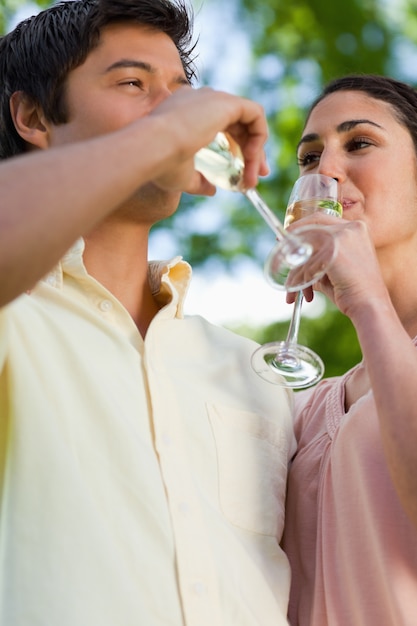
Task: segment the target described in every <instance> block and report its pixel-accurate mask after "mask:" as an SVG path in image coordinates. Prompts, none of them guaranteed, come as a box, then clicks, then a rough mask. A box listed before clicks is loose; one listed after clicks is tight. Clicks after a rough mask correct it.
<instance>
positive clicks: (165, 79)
mask: <svg viewBox="0 0 417 626" xmlns="http://www.w3.org/2000/svg"><path fill="white" fill-rule="evenodd" d="M189 43H190V20H189V14H188V13H187V11H186V8H185V7H184V6H183V5H182V4H181V3H171V2H168V1H167V0H136V2H132V1H129V0H124V1H120V2H104V1H103V2H96V0H77V1H75V2H67V3H62V4H59V5H56V6H54V7H52V8H50V9H48V10H46V11H44V12H43V13H41V14H40V15H39V16H37V17H35V18H32V19H30V20H28V21H26V22H25V23H23V24H22V25H20V26H18V27H17V28H16V29H15V31H14V32H13V33H10V34H9V35H8V36H6V37H5V38H3V40H2V41H1V43H0V66H1V68H0V69H1V78H0V84H1V85H4V86H5V88H4V92H3V93H2V94H1V96H2V99H1V102H0V115H1V119H0V145H1V150H2V155H3V158H7V157H9V156H12V155H15V154H19V153H22V152H32V151H34V150H37V151H39V150H42V151H45V152H44V153H43V154H41V155H40V158H41V160H40V161H37V162H36V163H35V160H34V159H35V157H34V156H32V155H30V154H29V155H27V156H24V157H20V158H19V159H16V160H15V159H13V160H12V161H10V169H9V172H10V173H12V174H14V173H15V171H16V169H15V168H18V167H20V168H21V171H22V172H23V173H25V172H27V171H30V172H31V174H30V175H29V177H28V178H26V179H25V180H22V185H26V186H28V185H31V184H34V185H35V188H34V191H33V206H34V210H33V211H32V210H31V206H22V205H21V203H20V204H17V206H16V203H15V204H14V206H15V207H16V212H14V211H11V210H10V208H9V207H8V206H7V205H6V206H4V205H2V208H1V212H0V220H1V224H2V225H3V228H2V229H1V232H0V237H1V242H0V285H1V289H0V290H1V292H2V301H1V303H2V305H3V307H2V309H1V310H0V372H1V373H0V419H1V429H0V441H1V444H0V459H1V472H2V481H1V485H2V491H1V498H2V502H1V507H2V517H1V554H2V561H1V567H2V569H3V572H2V581H3V582H2V587H1V602H0V623H1V624H7V626H23V625H25V626H27V625H28V624H42V626H44V625H46V626H49V625H51V626H52V625H53V626H55V625H56V624H60V626H70V625H71V626H74V625H75V624H76V625H77V626H84V625H86V626H87V625H89V626H90V625H96V624H97V625H98V624H100V626H114V625H115V624H117V625H118V624H123V626H130V625H133V624H135V625H137V624H144V625H145V624H146V626H159V625H160V626H162V625H164V626H165V625H167V624H172V625H175V626H182V625H184V624H186V625H187V626H196V625H198V626H200V625H202V626H203V625H207V626H208V625H210V626H213V625H216V626H217V625H220V624H224V625H227V624H233V625H237V624H239V625H241V626H246V625H248V626H249V625H250V624H263V625H265V626H268V624H271V626H272V624H274V625H277V624H284V623H286V620H285V615H286V607H287V596H288V584H289V571H288V564H287V561H286V558H285V556H284V554H283V553H282V551H281V550H280V548H279V540H280V537H281V532H282V525H283V505H284V494H285V480H286V467H287V462H288V458H289V456H290V455H291V453H292V445H293V438H292V429H291V418H290V398H289V397H288V396H287V393H286V392H285V391H283V390H281V389H280V388H279V387H275V386H273V385H269V384H268V383H264V382H263V381H262V380H261V379H259V378H258V377H257V376H256V374H254V373H253V372H252V370H251V367H250V355H251V353H252V351H253V349H254V347H255V346H254V344H253V342H251V341H248V340H246V339H244V338H241V337H238V336H235V335H233V334H231V333H229V332H228V331H225V330H223V329H220V328H217V327H213V326H211V325H210V324H208V323H207V322H205V321H204V320H202V319H201V318H199V317H189V318H187V317H184V316H183V313H182V309H183V301H184V297H185V292H186V289H187V285H188V282H189V280H190V273H191V271H190V268H189V266H188V265H187V264H186V263H184V262H182V261H181V260H180V259H174V260H171V261H165V262H159V263H155V262H154V263H151V264H148V261H147V243H148V235H149V230H150V228H151V227H152V225H153V224H154V223H155V222H156V221H158V220H160V219H164V218H165V217H167V216H169V215H170V214H172V212H173V211H175V210H176V209H177V206H178V203H179V198H180V193H179V191H178V190H179V189H186V190H187V191H194V192H197V193H213V191H214V190H213V188H212V186H211V185H209V184H208V183H207V181H204V180H203V179H202V178H201V177H200V176H199V175H198V174H196V173H195V172H192V156H193V154H194V153H195V151H196V150H198V149H199V148H200V147H202V146H203V145H205V143H208V141H209V140H210V139H211V138H212V137H213V135H214V134H215V132H216V130H220V129H228V130H229V131H231V132H232V133H233V134H234V136H235V138H236V139H237V140H238V141H239V142H240V143H241V145H242V148H243V150H244V154H245V157H246V164H247V174H246V176H247V178H246V182H247V184H248V185H252V184H254V183H256V179H257V176H258V173H260V174H262V173H266V170H265V165H264V164H263V159H262V156H261V155H262V150H261V145H262V142H263V140H264V139H265V136H266V135H265V126H264V120H263V116H262V115H261V111H260V108H259V107H258V106H257V105H254V104H253V103H249V102H247V101H245V100H241V99H238V98H234V97H233V96H228V95H227V94H221V93H215V92H212V91H210V90H198V91H194V90H191V89H190V88H189V87H187V86H185V87H184V85H187V84H188V83H189V81H190V80H191V78H192V75H193V70H192V63H191V59H190V53H191V50H190V46H189ZM187 46H189V47H188V48H187ZM194 135H195V136H196V138H195V139H193V136H194ZM154 143H155V144H156V146H155V145H154ZM48 155H54V157H56V162H55V163H54V164H52V167H51V171H50V172H49V177H50V180H49V181H48V172H46V171H45V169H43V168H42V165H45V164H46V163H48V159H47V157H48ZM36 156H37V155H36ZM42 158H43V162H42ZM14 161H15V163H14ZM132 162H133V164H132ZM57 164H58V165H57ZM6 166H7V164H5V165H4V166H2V167H6ZM29 166H31V167H32V169H31V170H29ZM25 168H26V169H25ZM1 169H2V168H1V167H0V175H1ZM3 172H4V170H3ZM36 176H40V177H41V178H40V180H39V179H38V178H36ZM71 176H73V181H72V182H73V186H72V188H71V186H70V184H69V180H70V178H69V177H71ZM52 177H53V178H52ZM59 185H62V186H61V190H60V191H58V193H57V189H58V190H59V189H60V188H59ZM48 187H49V188H50V195H48V193H46V192H45V189H46V190H47V189H48ZM10 189H11V187H9V191H10ZM37 190H38V191H39V193H40V196H41V198H42V202H39V198H37V197H36V196H37V193H36V192H37ZM20 193H22V192H20ZM10 195H11V193H10ZM22 199H23V197H21V200H22ZM25 291H28V292H29V293H23V292H25Z"/></svg>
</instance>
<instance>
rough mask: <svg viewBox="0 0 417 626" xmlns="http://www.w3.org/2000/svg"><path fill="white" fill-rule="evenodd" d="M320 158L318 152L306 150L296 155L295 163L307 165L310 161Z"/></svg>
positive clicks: (302, 165)
mask: <svg viewBox="0 0 417 626" xmlns="http://www.w3.org/2000/svg"><path fill="white" fill-rule="evenodd" d="M319 160H320V154H319V153H318V152H306V153H305V154H300V155H298V157H297V163H298V165H299V166H300V167H307V166H308V165H311V164H312V163H316V162H317V161H319Z"/></svg>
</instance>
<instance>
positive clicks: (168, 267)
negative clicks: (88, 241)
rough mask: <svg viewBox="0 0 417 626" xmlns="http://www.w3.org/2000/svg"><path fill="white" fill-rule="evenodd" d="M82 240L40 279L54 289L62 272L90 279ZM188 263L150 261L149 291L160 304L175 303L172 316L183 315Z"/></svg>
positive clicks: (60, 284) (58, 286)
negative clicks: (84, 259)
mask: <svg viewBox="0 0 417 626" xmlns="http://www.w3.org/2000/svg"><path fill="white" fill-rule="evenodd" d="M84 248H85V243H84V240H83V239H82V238H80V239H78V240H77V241H76V242H75V244H74V245H73V246H72V247H71V248H70V249H69V250H68V252H67V253H66V254H65V255H64V256H63V257H62V259H61V261H60V262H59V263H58V264H57V265H56V266H55V267H54V268H53V269H52V270H51V271H50V272H49V273H48V274H47V275H46V276H45V277H44V278H43V282H46V283H48V284H49V285H52V286H53V287H55V288H56V289H62V288H63V285H64V275H65V274H67V275H69V276H71V277H72V278H75V279H78V280H82V279H84V280H85V279H87V280H94V279H93V278H92V277H91V276H90V275H89V274H88V272H87V270H86V267H85V265H84V262H83V253H84ZM191 274H192V270H191V266H190V265H189V264H188V263H187V262H185V261H183V260H182V257H180V256H176V257H174V258H173V259H171V260H168V261H150V262H149V264H148V279H149V285H150V287H151V290H152V293H153V295H154V297H155V299H156V301H157V302H158V304H159V305H160V306H161V308H162V307H164V306H166V305H168V304H170V305H171V306H175V307H176V316H177V317H183V315H184V301H185V297H186V295H187V292H188V288H189V285H190V281H191Z"/></svg>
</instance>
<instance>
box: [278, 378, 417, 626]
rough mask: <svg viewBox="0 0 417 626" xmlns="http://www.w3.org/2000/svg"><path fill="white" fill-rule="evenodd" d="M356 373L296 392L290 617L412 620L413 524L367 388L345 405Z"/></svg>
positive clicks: (317, 623)
mask: <svg viewBox="0 0 417 626" xmlns="http://www.w3.org/2000/svg"><path fill="white" fill-rule="evenodd" d="M353 371H354V370H351V371H350V372H348V373H347V374H346V375H345V376H344V377H342V378H333V379H328V380H325V381H322V382H321V383H320V384H319V385H318V386H317V387H315V388H314V389H312V390H308V391H304V392H298V393H297V394H296V424H295V428H296V437H297V442H298V451H297V453H296V455H295V457H294V460H293V462H292V466H291V470H290V475H289V484H288V497H287V505H286V522H285V534H284V539H283V546H284V549H285V551H286V552H287V555H288V557H289V560H290V563H291V567H292V572H293V580H292V592H291V598H290V608H289V618H290V623H291V625H292V626H416V624H417V529H416V528H415V527H414V526H413V525H412V524H411V522H410V521H409V520H408V518H407V517H406V515H405V513H404V512H403V510H402V507H401V505H400V502H399V500H398V498H397V495H396V492H395V490H394V487H393V485H392V482H391V479H390V476H389V474H388V470H387V467H386V463H385V459H384V455H383V451H382V444H381V439H380V434H379V425H378V417H377V414H376V407H375V404H374V400H373V395H372V392H368V393H367V394H366V395H365V396H363V397H362V398H360V399H359V400H358V401H357V402H356V403H355V404H354V405H353V406H352V407H351V408H350V410H349V411H348V412H347V413H345V411H344V393H345V391H344V390H345V382H346V380H347V378H348V377H349V376H350V375H351V374H352V372H353ZM416 401H417V392H416ZM416 454H417V446H416Z"/></svg>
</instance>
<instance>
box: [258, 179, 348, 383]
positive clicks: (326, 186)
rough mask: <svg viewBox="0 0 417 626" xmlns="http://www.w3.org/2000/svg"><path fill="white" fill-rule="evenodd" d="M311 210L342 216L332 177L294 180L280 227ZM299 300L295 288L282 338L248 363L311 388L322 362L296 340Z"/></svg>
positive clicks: (266, 375)
mask: <svg viewBox="0 0 417 626" xmlns="http://www.w3.org/2000/svg"><path fill="white" fill-rule="evenodd" d="M315 211H321V212H323V213H327V214H328V215H334V216H336V217H341V216H342V205H341V204H340V202H339V199H338V185H337V181H336V180H335V179H334V178H330V177H328V176H324V175H322V174H307V175H306V176H301V177H300V178H299V179H298V180H296V182H295V184H294V187H293V190H292V192H291V195H290V198H289V201H288V207H287V211H286V214H285V220H284V227H285V228H287V227H288V226H289V225H290V224H292V222H294V221H296V220H299V219H301V218H302V217H305V216H306V215H310V214H311V213H314V212H315ZM302 303H303V292H302V291H299V292H298V293H297V296H296V300H295V303H294V309H293V314H292V318H291V321H290V326H289V329H288V335H287V338H286V340H285V341H279V342H271V343H267V344H265V345H263V346H261V347H260V348H258V349H257V350H256V351H255V352H254V354H253V356H252V366H253V368H254V370H255V371H256V372H257V373H258V374H259V375H260V376H261V377H262V378H264V379H266V380H268V381H269V382H273V383H278V384H281V385H284V386H285V387H291V388H293V389H305V388H307V387H311V386H312V385H315V384H316V383H317V382H318V381H319V380H320V379H321V378H322V377H323V374H324V364H323V361H322V360H321V358H320V357H319V356H318V354H316V353H315V352H313V350H310V348H307V347H306V346H302V345H301V344H299V343H298V331H299V327H300V317H301V307H302Z"/></svg>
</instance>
